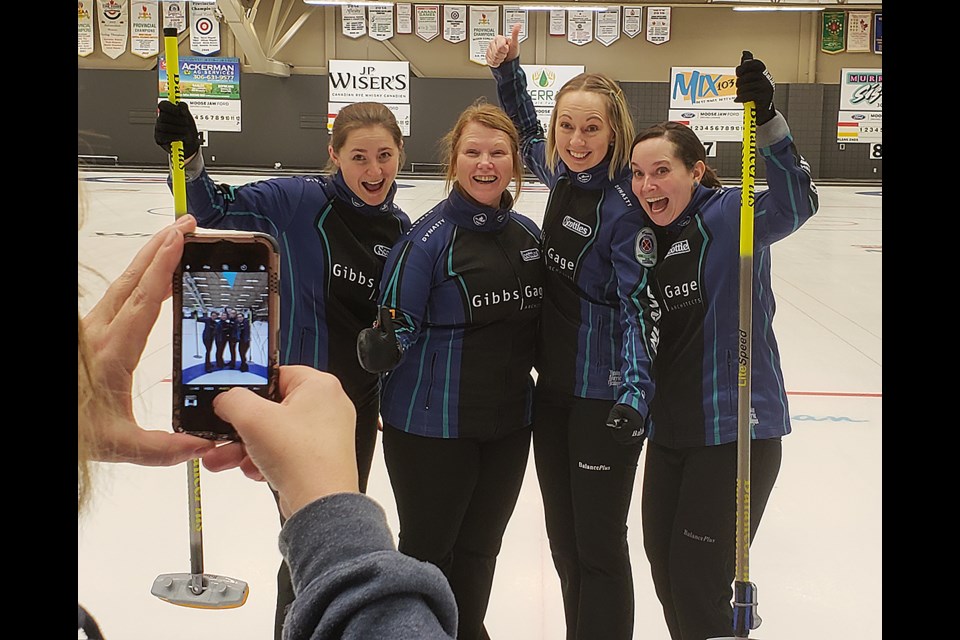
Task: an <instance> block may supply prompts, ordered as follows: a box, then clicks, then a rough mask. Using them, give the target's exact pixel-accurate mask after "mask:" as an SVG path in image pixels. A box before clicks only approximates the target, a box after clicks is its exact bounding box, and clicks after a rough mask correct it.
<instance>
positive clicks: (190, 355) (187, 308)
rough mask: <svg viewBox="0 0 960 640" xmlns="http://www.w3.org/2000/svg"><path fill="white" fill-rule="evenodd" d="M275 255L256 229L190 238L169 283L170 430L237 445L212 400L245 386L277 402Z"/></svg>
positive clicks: (275, 246)
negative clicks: (171, 312)
mask: <svg viewBox="0 0 960 640" xmlns="http://www.w3.org/2000/svg"><path fill="white" fill-rule="evenodd" d="M279 268H280V250H279V245H278V244H277V241H276V240H275V239H274V238H273V237H272V236H270V235H267V234H265V233H257V232H239V231H238V232H233V231H227V232H223V231H221V232H209V231H198V232H197V233H193V234H188V235H187V236H186V242H185V244H184V247H183V257H182V258H181V260H180V264H179V266H178V267H177V271H176V274H175V275H174V278H173V313H174V318H173V429H174V431H177V432H180V433H189V434H191V435H195V436H200V437H202V438H207V439H210V440H239V436H238V435H237V432H236V430H234V428H233V426H232V425H230V424H229V423H228V422H226V421H224V420H222V419H221V418H219V417H218V416H217V415H216V413H214V411H213V399H214V398H215V397H216V396H217V394H219V393H222V392H224V391H226V390H228V389H230V388H232V387H246V388H247V389H250V390H251V391H253V392H254V393H257V394H259V395H261V396H263V397H264V398H269V399H271V400H277V399H278V397H277V377H278V375H279V350H278V345H279V328H280V275H279Z"/></svg>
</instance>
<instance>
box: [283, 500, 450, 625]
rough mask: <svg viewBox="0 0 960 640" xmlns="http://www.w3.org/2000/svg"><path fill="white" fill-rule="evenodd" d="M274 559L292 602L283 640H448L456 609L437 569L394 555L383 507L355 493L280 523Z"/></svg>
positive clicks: (315, 505)
mask: <svg viewBox="0 0 960 640" xmlns="http://www.w3.org/2000/svg"><path fill="white" fill-rule="evenodd" d="M280 553H282V554H283V557H284V559H286V561H287V563H288V564H289V566H290V575H291V578H292V582H293V589H294V593H295V594H296V599H295V600H294V602H293V604H292V605H291V607H290V610H289V612H288V613H287V619H286V621H285V623H284V629H283V638H284V640H305V639H307V638H309V639H311V640H320V639H330V640H350V639H356V640H379V639H383V640H433V639H447V640H452V639H453V638H455V637H456V630H457V606H456V601H455V600H454V597H453V592H452V591H451V590H450V586H449V584H448V583H447V580H446V578H445V577H444V576H443V574H442V573H441V572H440V570H439V569H437V567H435V566H434V565H432V564H429V563H427V562H421V561H419V560H415V559H414V558H411V557H409V556H406V555H404V554H402V553H400V552H399V551H397V550H396V548H395V546H394V542H393V535H392V533H391V532H390V528H389V526H388V524H387V520H386V515H385V514H384V512H383V509H382V508H381V507H380V505H378V504H377V503H376V502H374V501H373V500H372V499H371V498H369V497H367V496H365V495H362V494H359V493H338V494H334V495H331V496H327V497H325V498H321V499H320V500H317V501H315V502H313V503H311V504H309V505H307V506H306V507H304V508H303V509H301V510H300V511H298V512H297V513H295V514H293V516H292V517H291V518H290V519H289V520H287V522H286V523H285V524H284V526H283V529H282V530H281V531H280Z"/></svg>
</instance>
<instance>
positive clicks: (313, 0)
mask: <svg viewBox="0 0 960 640" xmlns="http://www.w3.org/2000/svg"><path fill="white" fill-rule="evenodd" d="M303 2H304V3H305V4H323V5H330V6H343V5H346V4H359V5H363V6H364V7H392V6H393V3H392V2H383V1H382V0H303Z"/></svg>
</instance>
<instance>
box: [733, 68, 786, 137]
mask: <svg viewBox="0 0 960 640" xmlns="http://www.w3.org/2000/svg"><path fill="white" fill-rule="evenodd" d="M736 73H737V97H736V99H735V100H734V102H753V103H754V104H755V105H756V106H757V126H758V127H759V126H760V125H762V124H766V123H767V122H770V121H771V120H772V119H773V116H774V115H776V113H775V112H774V110H773V89H774V87H776V84H774V82H773V76H771V75H770V72H769V71H767V66H766V65H765V64H763V63H762V62H761V61H759V60H754V59H753V54H752V53H750V52H749V51H744V52H743V57H742V58H741V59H740V66H738V67H737V72H736Z"/></svg>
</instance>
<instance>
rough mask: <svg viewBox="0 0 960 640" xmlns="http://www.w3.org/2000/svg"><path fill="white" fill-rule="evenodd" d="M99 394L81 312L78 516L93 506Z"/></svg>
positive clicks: (78, 360) (78, 351)
mask: <svg viewBox="0 0 960 640" xmlns="http://www.w3.org/2000/svg"><path fill="white" fill-rule="evenodd" d="M97 406H98V401H97V393H96V389H95V386H94V384H93V372H92V370H91V364H90V357H89V354H88V348H87V341H86V340H85V339H84V335H83V320H82V318H80V313H79V311H78V312H77V513H80V512H82V511H83V510H84V508H85V507H86V506H87V504H89V502H90V495H91V493H92V485H93V471H92V465H91V464H90V460H91V458H92V452H93V451H94V449H95V448H96V447H95V434H96V430H95V429H94V422H93V420H94V418H93V417H94V416H95V415H96V414H97Z"/></svg>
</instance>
